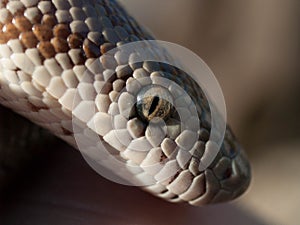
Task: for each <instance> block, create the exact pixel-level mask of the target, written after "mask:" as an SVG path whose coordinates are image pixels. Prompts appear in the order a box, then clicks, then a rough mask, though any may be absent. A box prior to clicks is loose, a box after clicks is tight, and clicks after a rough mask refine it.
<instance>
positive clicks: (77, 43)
mask: <svg viewBox="0 0 300 225" xmlns="http://www.w3.org/2000/svg"><path fill="white" fill-rule="evenodd" d="M68 42H69V46H70V48H81V47H82V45H83V38H82V37H81V35H79V34H71V35H70V36H69V37H68Z"/></svg>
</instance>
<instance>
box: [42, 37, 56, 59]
mask: <svg viewBox="0 0 300 225" xmlns="http://www.w3.org/2000/svg"><path fill="white" fill-rule="evenodd" d="M38 50H39V51H40V53H41V54H42V56H44V57H45V58H46V59H49V58H52V57H54V56H55V54H56V52H55V49H54V47H53V46H52V44H51V43H50V42H49V41H42V42H40V43H39V44H38Z"/></svg>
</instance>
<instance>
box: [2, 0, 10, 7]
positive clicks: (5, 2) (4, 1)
mask: <svg viewBox="0 0 300 225" xmlns="http://www.w3.org/2000/svg"><path fill="white" fill-rule="evenodd" d="M8 2H9V0H2V1H1V3H0V4H2V6H3V7H5V6H6V5H7V3H8Z"/></svg>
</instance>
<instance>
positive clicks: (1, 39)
mask: <svg viewBox="0 0 300 225" xmlns="http://www.w3.org/2000/svg"><path fill="white" fill-rule="evenodd" d="M8 40H9V39H8V37H7V35H6V33H4V32H2V31H0V44H6V43H7V42H8Z"/></svg>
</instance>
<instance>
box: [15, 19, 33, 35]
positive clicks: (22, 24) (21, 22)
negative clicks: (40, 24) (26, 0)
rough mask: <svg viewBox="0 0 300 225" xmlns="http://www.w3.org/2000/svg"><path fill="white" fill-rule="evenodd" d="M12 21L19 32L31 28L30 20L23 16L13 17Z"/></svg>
mask: <svg viewBox="0 0 300 225" xmlns="http://www.w3.org/2000/svg"><path fill="white" fill-rule="evenodd" d="M13 23H14V24H15V26H16V27H17V28H18V29H19V30H20V31H21V32H25V31H30V30H31V28H32V24H31V22H30V21H29V20H28V19H27V18H26V17H25V16H17V17H15V18H14V19H13Z"/></svg>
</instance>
